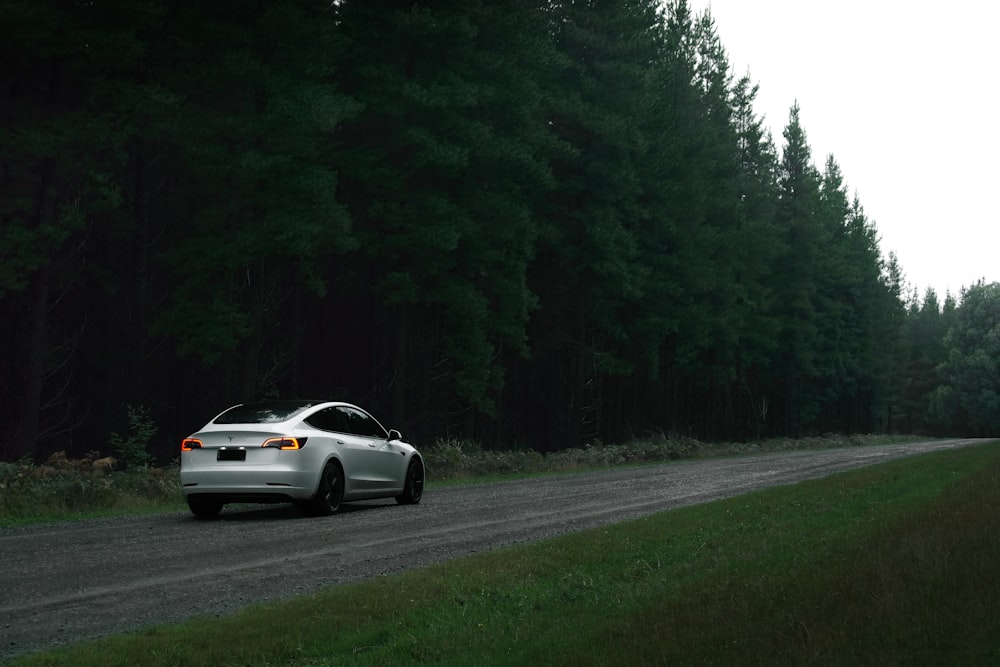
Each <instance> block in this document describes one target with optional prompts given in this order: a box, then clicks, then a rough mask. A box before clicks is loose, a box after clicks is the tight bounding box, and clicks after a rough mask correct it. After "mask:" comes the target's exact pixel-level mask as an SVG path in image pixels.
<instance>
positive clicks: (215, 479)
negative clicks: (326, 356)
mask: <svg viewBox="0 0 1000 667" xmlns="http://www.w3.org/2000/svg"><path fill="white" fill-rule="evenodd" d="M180 482H181V490H182V491H183V493H184V498H185V499H186V500H187V503H188V507H190V508H191V511H192V512H193V513H194V514H195V516H197V517H200V518H212V517H215V516H217V515H218V514H219V512H220V511H221V510H222V506H223V505H225V504H226V503H282V502H291V503H294V504H295V505H297V506H298V507H299V508H301V509H302V510H303V511H304V512H306V513H307V514H310V515H314V516H323V515H329V514H333V513H334V512H336V511H337V510H338V509H339V507H340V503H341V502H342V501H351V500H364V499H369V498H395V499H396V502H398V503H399V504H401V505H412V504H416V503H419V502H420V498H421V496H422V495H423V490H424V462H423V458H422V457H421V456H420V452H418V451H417V449H416V448H415V447H413V446H412V445H408V444H407V443H405V442H403V436H402V435H400V433H399V431H396V430H394V429H393V430H388V431H387V430H386V429H385V428H383V427H382V425H381V424H380V423H379V422H378V420H376V419H375V418H374V417H372V416H371V415H370V414H368V413H367V412H365V411H364V410H362V409H361V408H359V407H358V406H356V405H351V404H350V403H341V402H334V401H266V402H261V403H247V404H241V405H236V406H233V407H231V408H229V409H228V410H226V411H225V412H223V413H222V414H220V415H219V416H217V417H216V418H215V419H213V420H212V421H210V422H209V423H208V424H206V425H205V426H204V427H203V428H202V429H201V430H200V431H198V432H197V433H192V434H191V435H190V436H188V437H187V438H185V439H184V440H183V442H182V443H181V468H180Z"/></svg>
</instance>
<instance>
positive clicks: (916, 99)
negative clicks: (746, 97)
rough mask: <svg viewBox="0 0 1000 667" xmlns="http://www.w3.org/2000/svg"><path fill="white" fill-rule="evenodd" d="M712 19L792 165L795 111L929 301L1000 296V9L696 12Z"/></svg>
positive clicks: (924, 6)
mask: <svg viewBox="0 0 1000 667" xmlns="http://www.w3.org/2000/svg"><path fill="white" fill-rule="evenodd" d="M688 5H689V6H690V7H691V9H692V11H693V12H694V13H696V14H699V13H701V12H703V11H704V10H705V9H710V11H711V14H712V16H713V18H714V19H715V24H716V28H717V31H718V34H719V37H720V40H721V41H722V44H723V46H724V47H725V48H726V51H727V53H728V55H729V62H730V64H731V65H732V67H733V71H734V74H735V75H736V76H742V75H743V74H745V73H747V72H749V74H750V77H751V79H752V80H753V81H754V82H756V83H757V84H759V85H760V91H759V93H758V96H757V104H756V109H757V113H758V114H760V115H763V116H764V121H765V124H766V125H767V126H769V127H770V128H771V131H772V133H773V135H774V140H775V144H776V145H777V146H778V149H779V151H780V149H781V147H782V146H783V144H784V139H783V137H782V135H781V133H782V130H783V129H784V127H785V125H786V124H787V122H788V110H789V109H790V108H791V106H792V104H793V103H794V102H795V101H796V100H798V103H799V107H800V114H799V119H800V122H801V124H802V127H803V129H804V130H805V132H806V139H807V141H808V142H809V145H810V147H811V148H812V155H813V161H814V162H815V164H816V166H817V167H818V168H819V169H821V170H822V168H823V164H824V163H825V161H826V156H827V155H828V154H831V153H832V154H833V156H834V158H835V159H836V160H837V163H838V164H839V165H840V168H841V172H842V173H843V176H844V180H845V181H846V184H847V187H848V190H849V192H850V194H851V196H852V197H853V195H854V194H855V193H857V195H858V197H859V199H860V201H861V204H862V206H864V209H865V213H866V214H867V215H868V218H869V219H871V220H873V221H874V223H875V225H876V227H877V228H878V231H879V235H880V238H881V240H880V247H881V249H882V253H883V255H885V256H888V254H889V253H890V252H895V253H896V255H897V257H898V259H899V263H900V266H901V267H902V268H903V272H904V274H905V277H906V280H907V282H908V284H909V285H910V286H911V287H915V288H916V289H917V290H918V291H919V294H920V296H921V298H922V297H923V295H924V292H925V290H926V289H927V288H928V287H933V288H934V289H935V291H936V292H937V294H938V297H939V299H940V300H941V301H943V300H944V295H945V293H946V292H948V291H950V292H951V293H952V294H953V295H955V297H956V298H957V297H958V296H959V292H960V290H961V288H962V287H969V286H971V285H972V284H974V283H975V282H976V281H978V280H979V279H981V278H982V279H985V280H986V282H988V283H990V282H1000V262H998V260H997V254H998V252H1000V250H998V248H1000V224H998V222H1000V221H998V217H1000V214H998V212H997V211H998V205H997V203H996V202H995V199H996V190H997V177H998V176H1000V173H998V171H1000V169H998V166H997V165H998V164H1000V161H998V158H1000V118H998V114H997V107H998V102H1000V90H998V85H1000V81H998V79H997V70H998V67H1000V40H998V39H996V35H995V32H996V29H997V26H998V25H1000V22H998V19H1000V3H992V2H984V1H983V0H953V1H952V2H950V3H945V4H941V3H939V2H929V1H927V0H917V1H908V2H903V1H902V0H839V1H838V2H829V1H822V2H821V1H820V0H752V1H750V0H688Z"/></svg>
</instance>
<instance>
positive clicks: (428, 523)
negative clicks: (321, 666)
mask: <svg viewBox="0 0 1000 667" xmlns="http://www.w3.org/2000/svg"><path fill="white" fill-rule="evenodd" d="M985 442H988V441H985V440H949V441H937V442H921V443H909V444H903V445H888V446H878V447H865V448H848V449H833V450H823V451H810V452H791V453H780V454H764V455H756V456H749V457H741V458H732V459H720V460H706V461H684V462H673V463H669V464H666V465H657V466H648V467H638V468H625V469H617V470H609V471H604V472H596V473H585V474H573V475H562V476H557V477H550V478H544V479H530V480H524V481H513V482H504V483H498V484H484V485H476V486H463V487H451V488H440V489H439V488H435V487H434V486H433V484H431V486H430V487H429V488H428V489H427V492H426V493H425V494H424V498H423V501H422V502H421V504H420V505H415V506H397V505H396V504H395V503H394V502H392V501H389V502H385V501H377V502H364V503H353V504H349V505H344V506H342V509H341V512H340V513H339V514H337V515H334V516H332V517H324V518H304V517H302V516H300V515H299V513H298V512H297V511H296V510H295V509H294V508H292V507H291V506H290V505H271V506H268V505H263V506H252V505H239V506H227V507H226V508H225V510H224V511H223V514H222V516H221V518H220V519H219V520H217V521H198V520H196V519H194V518H193V517H192V516H191V515H189V514H188V513H186V512H185V513H175V514H165V515H157V516H148V517H140V518H125V519H105V520H94V521H77V522H66V523H59V524H53V525H45V526H36V527H29V528H7V529H0V662H3V661H4V660H6V659H9V658H11V657H13V656H16V655H20V654H24V653H29V652H34V651H39V650H45V649H48V648H53V647H56V646H61V645H66V644H69V643H73V642H77V641H81V640H86V639H93V638H97V637H102V636H105V635H110V634H116V633H121V632H127V631H132V630H138V629H140V628H143V627H147V626H150V625H158V624H162V623H170V622H175V621H180V620H183V619H187V618H190V617H194V616H201V617H218V616H224V615H227V614H231V613H233V612H235V611H236V610H238V609H240V608H241V607H244V606H246V605H249V604H253V603H258V602H265V601H271V600H279V599H284V598H288V597H292V596H296V595H302V594H306V593H310V592H313V591H315V590H317V589H319V588H322V587H328V586H335V585H337V584H342V583H345V582H351V581H356V580H360V579H365V578H368V577H373V576H376V575H381V574H389V573H394V572H400V571H402V570H406V569H411V568H418V567H421V566H425V565H428V564H431V563H435V562H438V561H444V560H447V559H451V558H456V557H459V556H465V555H468V554H472V553H476V552H481V551H487V550H490V549H496V548H498V547H503V546H506V545H511V544H517V543H525V542H532V541H536V540H543V539H545V538H549V537H553V536H556V535H561V534H564V533H569V532H572V531H578V530H584V529H587V528H594V527H597V526H601V525H606V524H609V523H614V522H618V521H622V520H625V519H630V518H635V517H639V516H643V515H647V514H652V513H654V512H661V511H664V510H670V509H674V508H677V507H682V506H685V505H693V504H697V503H704V502H708V501H712V500H717V499H720V498H725V497H729V496H735V495H739V494H742V493H747V492H750V491H754V490H757V489H761V488H764V487H769V486H777V485H781V484H791V483H794V482H798V481H801V480H806V479H815V478H819V477H824V476H827V475H830V474H832V473H836V472H839V471H842V470H847V469H850V468H857V467H860V466H866V465H871V464H875V463H880V462H883V461H888V460H890V459H895V458H899V457H903V456H910V455H914V454H920V453H924V452H930V451H934V450H940V449H948V448H955V447H963V446H969V445H975V444H980V443H985Z"/></svg>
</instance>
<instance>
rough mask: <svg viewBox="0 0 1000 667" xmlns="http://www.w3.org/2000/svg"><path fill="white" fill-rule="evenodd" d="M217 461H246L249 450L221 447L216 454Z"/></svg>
mask: <svg viewBox="0 0 1000 667" xmlns="http://www.w3.org/2000/svg"><path fill="white" fill-rule="evenodd" d="M215 460H216V461H246V460H247V450H245V449H225V448H223V449H220V450H219V453H218V454H216V455H215Z"/></svg>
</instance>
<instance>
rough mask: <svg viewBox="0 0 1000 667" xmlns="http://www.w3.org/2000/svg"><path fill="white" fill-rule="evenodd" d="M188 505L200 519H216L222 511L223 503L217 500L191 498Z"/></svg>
mask: <svg viewBox="0 0 1000 667" xmlns="http://www.w3.org/2000/svg"><path fill="white" fill-rule="evenodd" d="M188 507H189V508H190V509H191V513H192V514H194V515H195V516H196V517H198V518H199V519H214V518H216V517H218V516H219V512H221V511H222V503H220V502H219V501H217V500H189V501H188Z"/></svg>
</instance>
